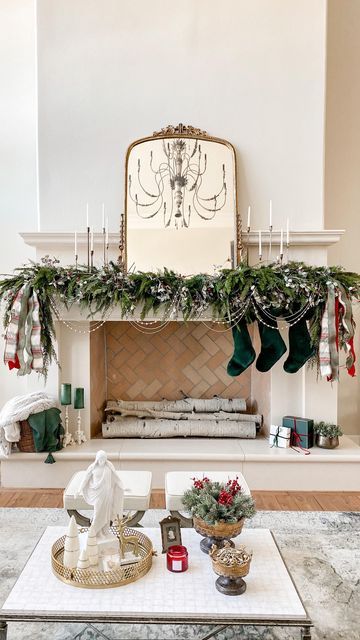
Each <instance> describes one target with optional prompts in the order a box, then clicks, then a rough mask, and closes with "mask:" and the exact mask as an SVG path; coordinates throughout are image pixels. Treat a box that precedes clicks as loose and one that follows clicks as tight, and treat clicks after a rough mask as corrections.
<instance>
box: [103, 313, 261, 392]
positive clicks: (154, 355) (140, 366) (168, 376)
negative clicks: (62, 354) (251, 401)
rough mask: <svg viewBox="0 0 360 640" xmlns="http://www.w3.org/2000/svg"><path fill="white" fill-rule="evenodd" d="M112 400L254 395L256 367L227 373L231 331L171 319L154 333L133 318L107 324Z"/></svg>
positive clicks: (108, 367) (108, 375)
mask: <svg viewBox="0 0 360 640" xmlns="http://www.w3.org/2000/svg"><path fill="white" fill-rule="evenodd" d="M105 336H106V358H107V397H108V399H109V400H115V399H118V398H121V399H123V400H133V399H137V400H161V399H162V398H166V399H169V400H177V399H180V398H181V397H182V393H181V392H183V393H185V394H186V395H191V396H193V397H199V398H211V397H213V396H214V395H220V396H222V397H223V398H234V397H242V398H248V397H249V396H250V375H251V374H250V368H249V369H248V370H247V371H245V372H244V373H243V374H242V375H241V376H239V377H238V378H231V377H230V376H228V374H227V373H226V365H227V363H228V360H229V358H230V357H231V355H232V352H233V342H232V335H231V331H227V332H226V333H214V332H213V331H211V329H209V328H208V327H206V326H205V325H204V324H202V323H201V322H189V323H188V324H184V323H180V322H170V323H169V324H168V325H167V326H166V327H165V328H164V329H163V330H162V331H160V332H159V333H155V334H152V335H148V334H144V333H141V332H139V331H138V330H137V329H136V328H135V327H133V326H132V325H131V324H130V323H129V322H107V323H106V324H105Z"/></svg>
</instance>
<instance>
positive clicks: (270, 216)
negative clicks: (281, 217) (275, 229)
mask: <svg viewBox="0 0 360 640" xmlns="http://www.w3.org/2000/svg"><path fill="white" fill-rule="evenodd" d="M269 227H270V229H271V227H272V200H270V211H269Z"/></svg>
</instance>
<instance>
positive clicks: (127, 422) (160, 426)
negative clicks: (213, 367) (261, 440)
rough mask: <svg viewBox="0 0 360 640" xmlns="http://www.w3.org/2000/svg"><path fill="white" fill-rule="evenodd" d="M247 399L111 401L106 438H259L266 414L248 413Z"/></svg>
mask: <svg viewBox="0 0 360 640" xmlns="http://www.w3.org/2000/svg"><path fill="white" fill-rule="evenodd" d="M245 411H246V401H245V400H244V399H243V398H234V399H229V400H227V399H225V398H217V397H216V398H210V399H202V398H184V399H182V400H162V401H160V402H152V401H126V400H110V401H109V402H108V403H107V406H106V409H105V413H106V421H105V422H104V424H103V428H102V432H103V437H104V438H174V437H197V438H199V437H206V438H255V437H256V433H257V430H259V428H260V427H261V424H262V416H261V415H259V414H248V413H245Z"/></svg>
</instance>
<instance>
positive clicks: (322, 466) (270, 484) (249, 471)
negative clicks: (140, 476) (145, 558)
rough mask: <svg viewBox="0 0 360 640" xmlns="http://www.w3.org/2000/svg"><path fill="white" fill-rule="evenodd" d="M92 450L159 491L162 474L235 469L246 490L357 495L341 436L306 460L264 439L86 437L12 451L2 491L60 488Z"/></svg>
mask: <svg viewBox="0 0 360 640" xmlns="http://www.w3.org/2000/svg"><path fill="white" fill-rule="evenodd" d="M98 449H105V450H106V451H107V453H108V458H109V460H111V462H112V463H113V464H114V465H115V467H116V469H123V470H136V469H144V470H146V471H151V472H152V474H153V480H152V487H153V489H161V488H164V474H165V473H166V471H186V470H189V471H194V469H195V470H196V469H198V470H199V471H201V470H203V469H209V470H214V471H225V472H226V471H227V470H228V469H239V471H240V472H241V473H242V474H243V475H244V477H245V478H246V481H247V483H248V485H249V487H250V489H251V490H255V489H259V490H261V489H262V490H269V491H271V490H274V491H275V490H289V491H291V490H297V491H312V490H317V491H359V490H360V481H359V468H360V446H359V445H358V444H356V443H355V442H354V441H353V440H351V439H350V438H348V437H346V436H343V437H342V438H341V439H340V446H339V448H338V449H334V450H329V451H328V450H326V449H319V448H318V447H314V448H312V449H311V454H310V455H308V456H304V455H301V454H299V453H296V451H293V450H292V449H276V448H270V447H269V444H268V441H267V439H265V438H257V439H256V440H237V439H230V438H228V439H224V440H222V439H221V440H215V439H207V438H201V439H197V438H194V439H187V438H185V439H173V438H170V439H168V440H167V439H163V440H141V439H129V440H125V439H122V440H121V439H116V440H102V439H92V440H90V441H89V442H87V443H85V444H83V445H81V446H74V447H69V448H67V449H63V450H62V451H59V452H57V453H54V457H55V459H56V464H52V465H49V464H44V460H45V458H46V454H43V453H14V454H12V455H11V456H10V457H9V458H8V459H2V460H1V476H2V478H1V481H2V486H4V487H23V486H25V484H26V486H28V487H54V488H57V487H60V488H63V487H65V486H66V484H67V483H68V481H69V480H70V478H71V476H72V475H73V474H74V473H75V472H76V471H79V470H80V469H86V467H87V466H88V465H89V463H90V461H92V460H93V459H94V455H95V453H96V451H98Z"/></svg>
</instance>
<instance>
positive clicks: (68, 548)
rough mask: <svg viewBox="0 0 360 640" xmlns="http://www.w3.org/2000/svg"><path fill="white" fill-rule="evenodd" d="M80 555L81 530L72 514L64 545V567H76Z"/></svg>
mask: <svg viewBox="0 0 360 640" xmlns="http://www.w3.org/2000/svg"><path fill="white" fill-rule="evenodd" d="M79 556H80V540H79V530H78V528H77V524H76V520H75V518H74V516H71V518H70V522H69V526H68V528H67V532H66V536H65V545H64V561H63V562H64V567H69V568H70V569H74V568H75V567H76V565H77V563H78V560H79Z"/></svg>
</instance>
